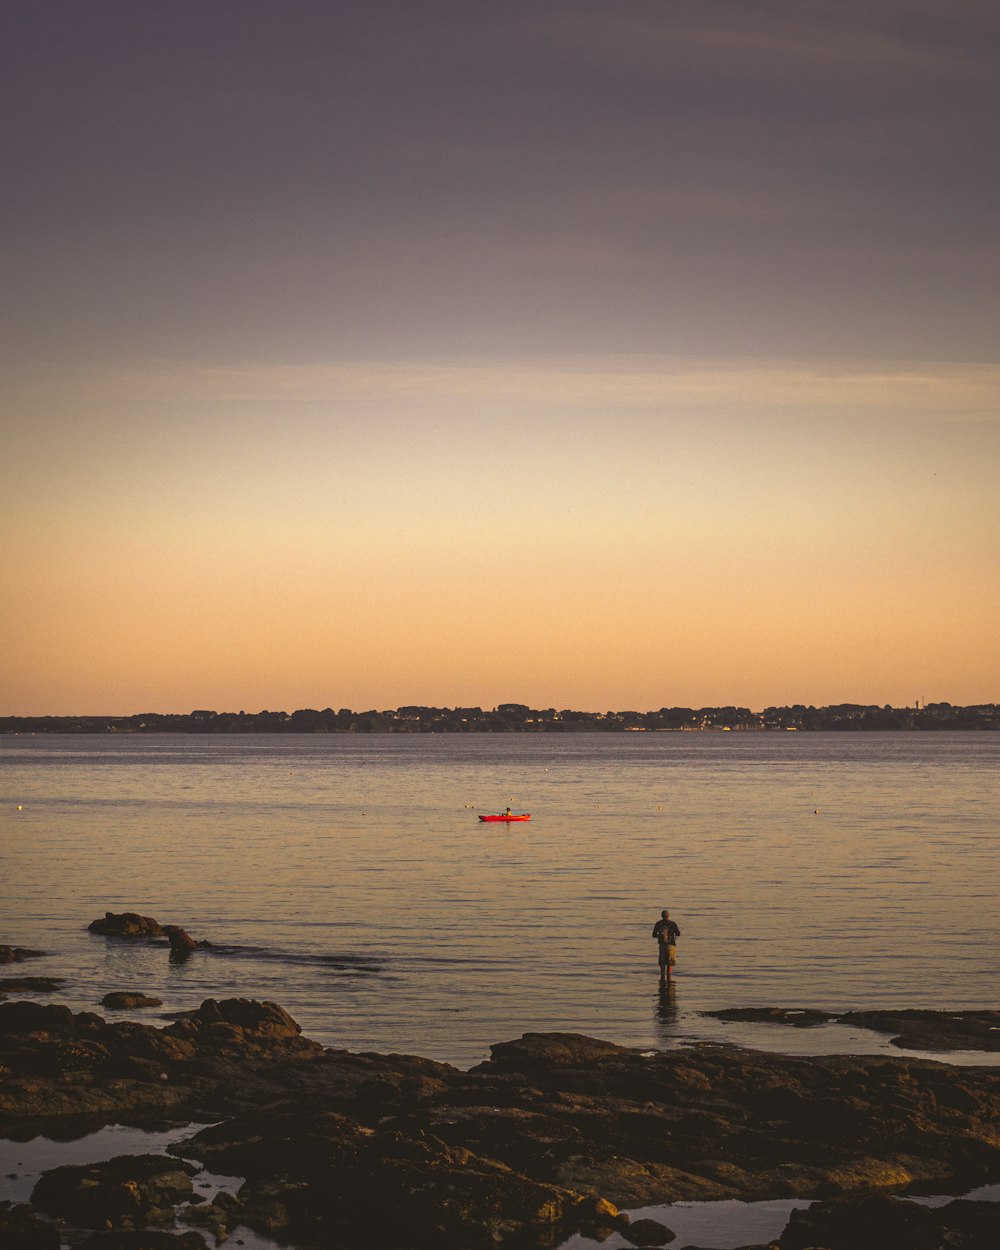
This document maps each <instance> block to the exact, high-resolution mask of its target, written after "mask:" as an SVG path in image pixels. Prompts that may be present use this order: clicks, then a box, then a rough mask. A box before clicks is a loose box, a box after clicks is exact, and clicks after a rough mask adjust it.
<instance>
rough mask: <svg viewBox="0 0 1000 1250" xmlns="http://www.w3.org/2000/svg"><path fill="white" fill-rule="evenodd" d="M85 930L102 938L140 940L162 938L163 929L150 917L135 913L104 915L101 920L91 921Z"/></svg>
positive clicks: (109, 912) (106, 913)
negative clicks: (142, 938) (143, 938)
mask: <svg viewBox="0 0 1000 1250" xmlns="http://www.w3.org/2000/svg"><path fill="white" fill-rule="evenodd" d="M87 929H88V930H89V931H90V932H91V933H100V934H103V935H104V937H121V938H141V937H162V936H163V929H162V928H161V927H160V924H159V922H158V921H156V920H154V919H153V918H152V916H140V915H139V913H138V912H136V911H122V912H113V911H108V912H105V913H104V918H103V920H92V921H91V922H90V924H89V925H87Z"/></svg>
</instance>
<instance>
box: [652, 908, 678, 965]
mask: <svg viewBox="0 0 1000 1250" xmlns="http://www.w3.org/2000/svg"><path fill="white" fill-rule="evenodd" d="M680 935H681V931H680V929H679V928H678V927H677V925H676V924H675V923H674V921H673V920H671V919H670V912H668V911H667V910H666V909H664V910H663V911H661V912H660V919H659V920H657V922H656V924H654V925H653V937H654V938H655V939H656V941H657V943H658V944H659V956H660V980H661V981H669V980H670V971H671V969H672V968H673V966H674V964H675V963H676V962H677V939H678V938H679V937H680Z"/></svg>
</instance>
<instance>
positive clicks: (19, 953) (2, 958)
mask: <svg viewBox="0 0 1000 1250" xmlns="http://www.w3.org/2000/svg"><path fill="white" fill-rule="evenodd" d="M46 955H48V951H33V950H29V949H28V947H26V946H0V964H19V963H23V962H24V961H25V960H26V959H44V958H45V956H46Z"/></svg>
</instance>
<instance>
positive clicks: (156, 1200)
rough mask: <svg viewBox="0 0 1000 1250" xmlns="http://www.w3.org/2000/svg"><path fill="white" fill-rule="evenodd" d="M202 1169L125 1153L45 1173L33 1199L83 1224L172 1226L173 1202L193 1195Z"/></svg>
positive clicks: (159, 1157) (43, 1207)
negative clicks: (197, 1176)
mask: <svg viewBox="0 0 1000 1250" xmlns="http://www.w3.org/2000/svg"><path fill="white" fill-rule="evenodd" d="M197 1170H198V1169H197V1168H196V1167H193V1166H192V1165H191V1164H189V1163H184V1162H182V1161H181V1160H179V1159H170V1158H167V1157H166V1156H164V1155H120V1156H118V1157H117V1158H114V1159H108V1160H107V1161H106V1162H104V1163H92V1164H87V1165H84V1166H82V1167H78V1166H72V1165H70V1166H67V1167H61V1168H53V1169H52V1170H51V1171H49V1172H45V1173H44V1174H43V1175H42V1177H41V1178H40V1179H39V1181H38V1183H37V1184H36V1185H35V1188H34V1190H33V1191H32V1194H31V1201H32V1203H33V1204H34V1205H35V1206H36V1207H38V1208H39V1210H41V1211H45V1212H47V1213H48V1214H49V1215H54V1216H58V1217H59V1218H61V1219H63V1220H66V1221H68V1222H69V1223H71V1224H75V1225H77V1226H79V1227H81V1228H105V1227H107V1226H108V1225H112V1226H115V1227H119V1228H132V1227H135V1226H136V1225H142V1224H173V1220H174V1210H173V1208H174V1204H175V1203H178V1202H182V1201H183V1200H184V1199H186V1198H189V1197H190V1196H191V1193H192V1185H191V1177H192V1176H193V1175H194V1174H195V1172H197Z"/></svg>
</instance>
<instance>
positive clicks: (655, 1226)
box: [618, 1220, 677, 1246]
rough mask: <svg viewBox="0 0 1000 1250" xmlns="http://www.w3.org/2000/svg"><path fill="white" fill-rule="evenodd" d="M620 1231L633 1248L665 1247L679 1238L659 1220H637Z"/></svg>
mask: <svg viewBox="0 0 1000 1250" xmlns="http://www.w3.org/2000/svg"><path fill="white" fill-rule="evenodd" d="M618 1231H619V1232H620V1233H621V1235H622V1236H623V1237H624V1238H625V1240H626V1241H629V1242H631V1243H632V1245H633V1246H665V1245H666V1244H667V1243H668V1242H670V1241H673V1240H674V1238H675V1237H676V1236H677V1234H676V1233H673V1232H671V1231H670V1229H669V1228H667V1226H666V1224H661V1223H660V1221H659V1220H636V1221H635V1222H634V1223H631V1224H626V1225H624V1227H622V1228H620V1229H619V1230H618Z"/></svg>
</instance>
